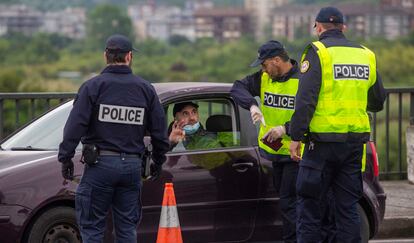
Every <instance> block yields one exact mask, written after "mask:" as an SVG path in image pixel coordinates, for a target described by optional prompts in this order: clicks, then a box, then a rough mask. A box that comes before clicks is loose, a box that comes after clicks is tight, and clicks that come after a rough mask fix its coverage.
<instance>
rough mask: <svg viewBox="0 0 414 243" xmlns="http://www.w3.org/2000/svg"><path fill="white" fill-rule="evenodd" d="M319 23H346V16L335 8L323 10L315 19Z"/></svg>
mask: <svg viewBox="0 0 414 243" xmlns="http://www.w3.org/2000/svg"><path fill="white" fill-rule="evenodd" d="M315 21H316V22H319V23H338V24H343V23H344V15H343V14H342V13H341V11H339V9H337V8H335V7H326V8H321V10H320V11H319V13H318V15H317V16H316V19H315Z"/></svg>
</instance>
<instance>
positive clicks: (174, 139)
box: [169, 121, 185, 144]
mask: <svg viewBox="0 0 414 243" xmlns="http://www.w3.org/2000/svg"><path fill="white" fill-rule="evenodd" d="M184 123H185V121H175V122H174V123H173V125H172V130H171V133H170V136H169V140H170V142H171V143H172V144H177V143H179V142H181V141H183V140H184V139H185V132H184V130H183V126H184V125H185V124H184Z"/></svg>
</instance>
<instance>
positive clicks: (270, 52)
mask: <svg viewBox="0 0 414 243" xmlns="http://www.w3.org/2000/svg"><path fill="white" fill-rule="evenodd" d="M284 51H285V48H284V47H283V45H282V44H281V43H280V42H279V41H275V40H270V41H268V42H266V43H265V44H263V45H262V46H261V47H260V48H259V50H258V52H257V59H256V60H255V61H254V62H253V63H252V64H250V67H256V66H258V65H260V64H262V63H263V62H264V61H265V60H266V59H268V58H271V57H275V56H277V55H279V54H280V53H282V52H284Z"/></svg>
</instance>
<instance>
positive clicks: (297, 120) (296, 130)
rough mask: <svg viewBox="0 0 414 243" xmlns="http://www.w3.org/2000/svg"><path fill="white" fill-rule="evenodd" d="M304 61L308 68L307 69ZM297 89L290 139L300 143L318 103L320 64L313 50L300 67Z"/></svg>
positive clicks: (320, 76) (311, 49)
mask: <svg viewBox="0 0 414 243" xmlns="http://www.w3.org/2000/svg"><path fill="white" fill-rule="evenodd" d="M306 61H308V63H309V66H308V67H307V66H306V64H304V63H306ZM300 71H301V74H300V77H299V88H298V92H297V94H296V100H295V112H294V113H293V116H292V118H291V120H290V131H289V133H290V137H291V138H292V140H293V141H302V140H303V139H304V137H305V133H306V132H307V131H308V128H309V124H310V121H311V119H312V116H313V113H314V112H315V109H316V104H317V103H318V96H319V91H320V88H321V83H322V81H321V78H322V75H321V64H320V61H319V58H318V55H317V54H316V52H315V50H314V49H313V48H310V49H309V51H308V53H307V54H306V56H305V58H304V60H303V62H302V64H301V67H300Z"/></svg>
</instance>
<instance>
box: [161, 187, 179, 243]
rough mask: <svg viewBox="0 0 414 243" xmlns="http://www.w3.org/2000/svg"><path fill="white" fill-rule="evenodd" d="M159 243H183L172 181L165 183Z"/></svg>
mask: <svg viewBox="0 0 414 243" xmlns="http://www.w3.org/2000/svg"><path fill="white" fill-rule="evenodd" d="M157 243H183V239H182V237H181V229H180V222H179V220H178V212H177V203H176V202H175V195H174V188H173V184H172V183H165V188H164V198H163V200H162V209H161V217H160V225H159V227H158V236H157Z"/></svg>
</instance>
